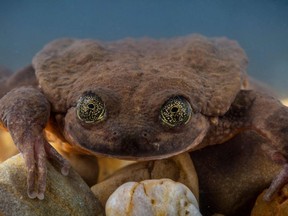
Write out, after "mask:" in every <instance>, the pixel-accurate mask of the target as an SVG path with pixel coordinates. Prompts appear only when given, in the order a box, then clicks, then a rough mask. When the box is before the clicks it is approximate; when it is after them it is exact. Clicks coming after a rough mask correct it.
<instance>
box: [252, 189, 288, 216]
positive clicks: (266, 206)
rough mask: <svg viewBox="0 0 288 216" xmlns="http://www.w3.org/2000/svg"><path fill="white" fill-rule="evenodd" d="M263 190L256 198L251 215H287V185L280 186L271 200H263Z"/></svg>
mask: <svg viewBox="0 0 288 216" xmlns="http://www.w3.org/2000/svg"><path fill="white" fill-rule="evenodd" d="M265 191H266V190H264V191H263V192H262V193H261V194H260V195H259V196H258V198H257V200H256V203H255V205H254V208H253V210H252V213H251V216H287V215H288V185H286V186H285V187H283V188H282V190H281V191H280V192H278V194H277V195H276V197H274V198H273V199H272V200H271V202H267V201H264V199H263V196H264V194H265Z"/></svg>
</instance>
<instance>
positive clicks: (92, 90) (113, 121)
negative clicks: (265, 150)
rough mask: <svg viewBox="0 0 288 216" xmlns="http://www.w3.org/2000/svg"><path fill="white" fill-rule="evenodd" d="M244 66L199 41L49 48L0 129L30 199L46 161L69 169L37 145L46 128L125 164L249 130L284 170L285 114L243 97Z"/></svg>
mask: <svg viewBox="0 0 288 216" xmlns="http://www.w3.org/2000/svg"><path fill="white" fill-rule="evenodd" d="M246 65H247V59H246V56H245V54H244V52H243V51H242V49H241V48H240V47H239V46H238V44H237V43H236V42H233V41H230V40H228V39H225V38H219V39H207V38H205V37H202V36H199V35H196V36H189V37H183V38H176V39H169V40H152V39H144V40H123V41H118V42H111V43H103V42H97V41H92V40H72V39H62V40H57V41H54V42H52V43H50V44H48V45H47V46H46V47H44V49H43V50H42V51H40V52H39V53H38V54H37V55H36V56H35V57H34V59H33V68H30V70H28V71H30V72H29V74H30V78H31V80H32V81H33V82H34V85H33V86H27V85H26V83H25V85H24V84H23V85H22V86H24V87H18V86H19V85H17V83H18V81H17V79H15V78H14V81H13V80H12V81H11V80H10V83H14V82H15V83H16V84H15V86H17V88H14V89H13V90H11V91H10V92H8V93H7V94H6V95H5V96H4V97H2V99H1V100H0V117H1V119H0V120H1V121H2V123H3V125H4V126H5V127H6V128H7V129H8V130H9V131H10V133H11V135H12V138H13V140H14V142H15V144H16V145H17V147H18V149H19V150H20V152H22V154H23V155H24V158H25V159H26V163H27V167H28V171H29V175H28V194H29V196H30V197H32V198H33V197H36V196H37V197H38V198H40V199H42V198H43V197H44V191H45V182H46V180H45V173H46V166H45V158H46V155H48V156H52V157H53V158H54V159H56V160H58V161H59V162H60V163H62V164H64V170H63V171H64V173H65V172H66V171H67V168H68V165H67V162H65V161H64V160H63V159H62V158H61V157H60V156H59V155H58V154H57V153H56V152H55V151H54V150H53V148H51V147H50V145H49V144H48V143H47V141H46V140H45V138H44V135H43V132H42V131H43V129H44V127H45V125H46V124H47V122H48V121H49V119H50V120H51V122H52V125H53V126H55V127H56V128H57V131H60V135H61V136H62V137H63V138H64V139H66V140H67V141H68V143H70V144H71V145H72V146H74V147H75V148H78V149H79V148H81V149H83V151H87V152H93V153H95V154H98V155H108V156H113V157H118V158H124V159H133V160H151V159H161V158H166V157H170V156H173V155H176V154H179V153H181V152H185V151H192V150H195V149H199V148H203V147H205V146H207V145H212V144H219V143H222V142H224V141H226V140H227V139H230V138H231V137H232V136H234V135H235V134H237V133H239V131H241V130H247V129H252V130H257V131H258V132H259V133H261V134H262V135H263V136H265V137H267V138H268V139H270V140H271V143H272V145H271V146H272V147H271V149H270V152H269V153H270V155H271V156H272V157H273V159H277V160H278V161H280V162H283V163H286V151H285V146H287V144H286V143H287V141H288V133H287V130H285V129H287V126H288V110H287V108H285V107H284V106H282V105H281V104H280V103H279V102H278V101H277V100H275V99H273V98H271V97H269V96H266V95H265V94H261V93H258V92H256V91H253V90H245V88H246V87H247V83H248V81H247V80H248V79H247V76H246V73H245V69H246ZM33 70H35V75H36V80H37V83H38V86H36V85H35V77H33V76H31V71H33ZM14 77H15V75H14ZM16 77H17V75H16ZM6 82H9V79H7V81H6ZM20 86H21V85H20ZM95 107H96V108H95ZM275 119H277V121H276V122H275V121H274V120H275ZM276 157H277V158H276ZM286 169H287V168H286V165H284V171H283V173H287V171H286ZM283 173H281V175H282V177H281V176H280V177H281V178H277V179H276V180H275V181H274V184H273V185H272V187H271V190H270V195H269V196H268V197H270V196H271V194H272V192H274V191H275V190H276V189H277V187H278V186H279V185H281V184H282V183H283V181H282V180H283V178H284V177H285V176H284V177H283V175H284V174H283ZM35 175H38V188H34V186H35V182H36V180H35Z"/></svg>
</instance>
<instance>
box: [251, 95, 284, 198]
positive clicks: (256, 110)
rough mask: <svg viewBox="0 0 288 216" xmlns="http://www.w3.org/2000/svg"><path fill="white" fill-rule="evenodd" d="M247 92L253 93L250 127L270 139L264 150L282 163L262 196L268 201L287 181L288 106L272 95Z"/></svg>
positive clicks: (274, 159)
mask: <svg viewBox="0 0 288 216" xmlns="http://www.w3.org/2000/svg"><path fill="white" fill-rule="evenodd" d="M249 94H253V95H255V100H254V102H253V106H252V107H251V110H250V116H251V119H252V127H253V128H254V129H255V130H256V131H258V132H259V133H260V134H261V135H263V136H264V137H266V138H267V139H268V140H269V141H270V143H271V146H270V147H268V148H266V149H265V150H266V151H267V152H268V154H269V155H270V157H271V158H272V160H273V161H275V162H277V163H280V164H283V168H282V170H281V172H280V173H279V174H278V175H277V176H276V177H275V178H274V179H273V181H272V183H271V185H270V187H269V189H268V190H267V192H266V194H265V196H264V199H265V200H267V201H269V200H271V198H272V196H273V195H274V194H275V193H276V192H278V191H279V190H280V189H281V188H282V187H283V186H284V185H285V184H287V183H288V107H286V106H284V105H282V104H281V103H280V102H279V101H278V100H276V99H275V98H273V97H269V96H266V95H262V94H259V93H254V92H250V93H249Z"/></svg>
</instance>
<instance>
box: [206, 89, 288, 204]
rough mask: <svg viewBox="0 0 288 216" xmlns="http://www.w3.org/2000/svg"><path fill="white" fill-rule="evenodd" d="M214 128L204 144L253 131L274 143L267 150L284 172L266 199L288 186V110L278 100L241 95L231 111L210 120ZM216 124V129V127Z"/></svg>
mask: <svg viewBox="0 0 288 216" xmlns="http://www.w3.org/2000/svg"><path fill="white" fill-rule="evenodd" d="M211 122H212V127H211V128H212V129H211V131H210V134H208V136H207V137H208V138H207V139H206V140H205V141H206V143H205V145H209V144H212V143H213V144H215V143H223V142H224V141H226V140H227V139H229V138H231V137H232V136H234V135H236V134H237V133H239V132H241V131H243V130H254V131H256V132H257V133H258V134H260V135H262V136H263V137H265V138H266V139H268V140H269V142H270V143H271V145H270V146H265V148H264V150H265V151H266V152H267V154H268V155H269V156H270V157H271V159H272V160H273V161H275V162H277V163H280V164H283V169H282V171H281V172H280V173H279V174H278V175H277V176H276V177H275V179H274V180H273V182H272V184H271V186H270V187H269V189H268V190H267V193H266V196H265V199H266V200H267V201H268V200H271V198H272V196H273V195H274V194H275V193H276V192H277V191H278V190H279V189H281V187H282V186H284V184H287V183H288V161H287V160H288V151H287V150H288V108H287V107H285V106H284V105H282V104H281V103H280V102H279V101H278V100H277V99H275V98H273V97H271V96H269V95H267V94H262V93H259V92H256V91H253V90H247V91H245V90H243V91H240V92H239V93H238V95H237V96H236V99H235V101H234V102H233V103H232V105H231V107H230V109H229V110H228V112H227V113H226V114H225V115H224V116H222V117H219V118H218V119H217V120H215V119H214V120H213V118H212V120H211ZM213 123H214V126H213Z"/></svg>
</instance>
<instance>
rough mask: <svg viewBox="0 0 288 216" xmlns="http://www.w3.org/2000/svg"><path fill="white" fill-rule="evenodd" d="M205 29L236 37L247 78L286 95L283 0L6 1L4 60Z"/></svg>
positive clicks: (2, 11)
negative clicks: (63, 40) (55, 44)
mask: <svg viewBox="0 0 288 216" xmlns="http://www.w3.org/2000/svg"><path fill="white" fill-rule="evenodd" d="M191 33H201V34H204V35H206V36H213V37H214V36H227V37H229V38H232V39H235V40H237V41H239V43H240V44H241V46H242V47H243V48H244V49H245V51H246V52H247V54H248V56H249V61H250V63H249V68H248V72H249V74H250V75H252V76H254V77H256V78H257V79H260V80H262V81H264V82H266V83H268V84H269V85H271V86H272V87H273V88H274V89H276V90H277V91H278V92H280V94H281V95H282V96H285V95H286V96H288V84H287V81H288V1H286V0H282V1H281V0H254V1H249V0H238V1H231V0H189V1H188V0H186V1H185V0H178V1H172V0H165V1H164V0H158V1H156V0H146V1H143V0H142V1H140V0H123V1H108V0H106V1H104V0H103V1H100V0H85V1H84V0H49V1H45V0H26V1H24V0H18V1H10V0H1V4H0V64H1V65H6V66H8V67H10V68H12V69H13V70H17V69H19V68H21V67H23V66H25V65H27V64H29V63H30V62H31V58H32V57H33V55H34V54H35V53H36V52H37V51H38V50H39V49H41V47H42V46H43V45H44V44H46V43H47V42H49V41H51V40H53V39H55V38H59V37H76V38H97V39H101V40H115V39H120V38H124V37H137V38H138V37H143V36H149V37H154V38H162V37H172V36H179V35H187V34H191Z"/></svg>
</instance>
